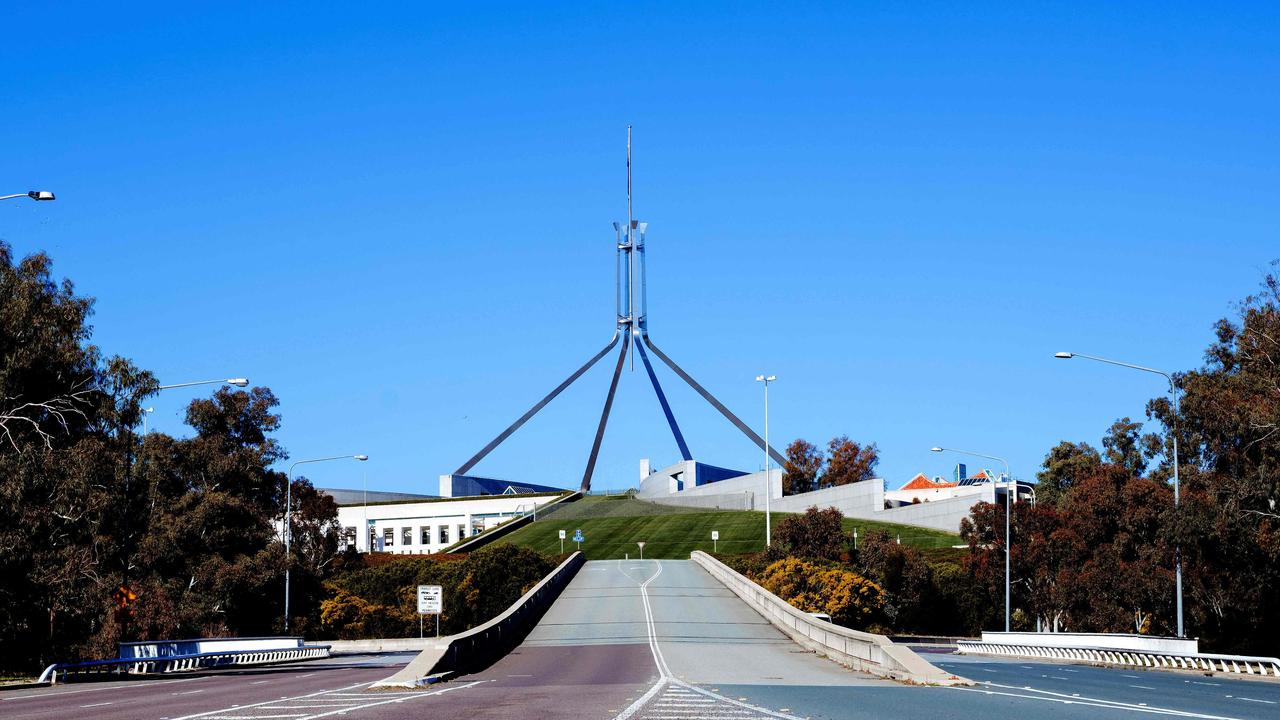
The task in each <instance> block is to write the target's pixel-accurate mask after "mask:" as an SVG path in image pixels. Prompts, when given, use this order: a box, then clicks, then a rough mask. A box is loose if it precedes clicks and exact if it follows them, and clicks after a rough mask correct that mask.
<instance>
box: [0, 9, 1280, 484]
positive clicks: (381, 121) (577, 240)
mask: <svg viewBox="0 0 1280 720" xmlns="http://www.w3.org/2000/svg"><path fill="white" fill-rule="evenodd" d="M900 5H901V4H899V3H884V4H852V3H840V4H831V5H815V4H803V5H788V6H787V10H785V11H783V10H781V9H780V7H781V6H771V5H770V4H743V3H729V4H724V5H721V6H718V7H711V6H703V7H699V8H696V9H691V8H690V7H687V4H685V3H668V4H642V3H626V4H624V3H613V4H609V5H607V6H606V5H603V4H601V5H582V6H573V7H570V6H557V7H556V8H553V9H547V8H544V7H541V6H542V4H540V3H512V4H483V5H480V4H471V3H463V4H450V5H430V6H427V5H425V4H416V3H414V4H407V5H403V6H397V5H393V4H382V3H380V4H378V5H377V6H376V7H375V6H369V7H362V8H358V9H353V8H351V7H349V6H348V7H346V8H340V9H334V8H329V9H323V8H316V7H313V6H312V5H311V4H297V5H293V4H283V3H271V4H267V5H264V4H262V3H253V4H245V5H235V4H230V3H221V4H218V5H217V6H216V7H215V8H210V9H208V10H207V11H203V12H201V11H190V10H182V11H178V10H175V9H174V6H173V5H155V6H152V7H148V8H133V7H121V6H111V7H103V6H98V5H97V4H89V3H85V4H81V5H75V4H61V3H58V4H53V5H49V4H42V5H30V4H27V5H23V6H13V7H10V8H8V9H6V11H5V19H4V21H3V23H2V25H3V27H2V28H0V38H2V39H3V41H2V42H0V55H2V56H3V57H2V59H3V61H4V62H3V66H4V68H5V71H4V73H3V74H2V75H0V99H2V101H3V102H2V106H3V108H4V118H5V119H4V122H5V126H6V127H5V130H6V132H5V134H4V141H3V144H2V146H0V147H3V151H2V153H0V157H2V161H0V194H3V192H17V191H25V190H27V189H29V188H49V189H52V190H54V191H56V192H57V193H58V197H59V199H58V201H57V202H54V203H41V204H36V203H31V202H25V201H24V202H15V201H8V202H6V203H3V204H0V237H3V238H5V239H6V240H8V241H9V242H10V243H12V244H13V245H14V247H15V249H16V251H17V252H18V254H20V255H21V254H26V253H28V252H32V251H35V250H47V251H48V252H49V253H51V254H52V255H53V257H54V259H55V262H56V266H55V267H56V270H57V272H58V274H59V275H62V276H67V277H70V278H72V279H73V280H74V281H75V283H76V285H77V287H78V289H79V291H80V292H82V293H85V294H89V295H93V296H96V297H97V298H98V306H97V315H96V318H95V325H96V334H95V340H96V342H98V343H99V344H101V345H102V346H103V347H104V348H105V349H106V350H107V351H108V352H114V353H120V354H123V355H126V356H128V357H131V358H132V359H133V360H135V361H136V362H137V363H139V364H140V365H142V366H144V367H146V368H149V369H151V370H153V371H155V372H156V374H157V375H158V376H159V377H160V379H161V380H162V381H164V382H179V381H185V380H195V379H205V378H212V377H219V376H230V375H245V376H248V377H249V378H251V379H252V380H253V381H254V383H255V384H265V385H268V386H270V387H271V388H272V389H273V390H274V391H275V392H276V393H277V394H278V395H279V396H280V398H281V400H282V405H281V408H280V410H281V412H282V413H283V415H284V427H283V429H282V431H281V433H280V438H281V440H282V441H283V442H284V444H285V445H286V446H287V448H288V450H289V452H290V453H291V454H292V456H293V457H294V458H295V459H303V458H309V457H316V456H324V455H331V454H336V453H347V452H351V453H356V452H364V453H368V454H369V455H370V456H371V457H372V460H371V461H370V462H369V463H366V464H363V465H356V464H354V463H352V464H343V463H328V464H325V465H318V466H312V468H310V472H309V473H308V475H310V476H311V477H312V478H313V479H315V480H316V481H317V483H318V484H321V485H336V486H352V485H354V486H357V487H358V486H359V483H360V480H361V473H362V472H367V473H368V482H369V485H370V486H371V487H377V488H384V489H392V490H402V491H427V492H434V491H435V488H436V477H437V476H438V475H439V474H440V473H445V472H449V471H451V470H453V469H454V468H455V467H456V466H457V465H458V464H460V463H461V462H462V461H463V460H465V459H466V458H467V457H469V456H470V455H471V453H473V452H474V451H475V450H476V449H478V448H479V447H480V446H482V445H483V444H484V443H486V442H487V441H488V440H489V439H490V438H491V437H492V436H493V435H495V434H496V433H497V432H498V431H500V430H501V429H502V428H503V427H505V426H506V424H507V423H509V422H510V421H511V420H513V419H514V418H515V417H516V416H517V415H519V414H520V413H521V412H523V411H524V410H525V409H526V408H527V407H528V406H529V405H530V404H531V403H532V402H534V401H535V400H536V399H537V398H539V397H540V396H541V395H542V394H543V393H544V392H546V391H547V390H548V389H550V388H551V387H552V386H554V385H555V384H556V383H558V382H559V381H560V380H561V379H562V378H563V377H564V376H565V375H567V374H568V373H569V372H570V371H571V370H572V369H573V368H575V367H576V366H577V365H578V364H579V363H581V362H582V361H583V360H585V359H586V358H587V357H589V356H590V355H591V354H592V353H594V352H595V351H596V350H597V349H598V348H599V347H601V346H602V345H603V344H604V342H605V341H606V340H607V339H608V337H609V334H610V333H611V332H612V325H613V323H612V313H613V307H612V300H611V294H612V289H613V288H612V286H613V271H612V268H611V264H612V258H613V250H612V240H613V236H612V231H611V229H610V223H611V222H612V221H614V220H618V219H621V218H623V217H624V216H625V212H626V206H625V196H624V164H623V160H624V140H625V127H626V125H627V124H628V123H631V124H634V125H635V127H636V166H635V182H636V208H637V215H638V217H640V218H641V219H643V220H646V221H648V222H649V223H650V234H649V255H650V258H649V259H650V273H651V276H650V282H649V299H650V319H651V320H650V327H651V331H652V334H653V337H654V338H655V340H657V342H658V343H659V344H660V345H661V346H662V347H663V348H664V349H665V350H667V351H668V352H669V353H670V354H671V355H672V356H673V357H674V358H675V359H676V360H677V361H678V362H680V363H682V364H683V365H684V366H685V367H686V368H687V369H688V370H689V371H690V372H691V373H692V374H693V375H694V376H695V377H696V378H698V379H699V380H700V381H702V382H703V383H704V384H705V385H706V386H708V387H709V388H711V389H712V390H713V392H715V393H717V394H718V395H719V397H720V398H721V399H722V400H723V401H724V402H725V403H726V404H727V405H729V406H730V407H731V408H733V409H734V410H735V411H737V412H739V413H740V414H741V415H742V416H743V417H744V418H746V419H748V420H749V421H750V422H752V423H753V424H754V425H756V426H757V427H758V426H759V425H760V421H761V389H760V386H759V385H758V384H757V383H755V382H753V377H754V376H755V375H756V374H757V373H759V372H762V371H764V372H770V373H775V374H777V375H778V376H779V377H780V380H779V382H778V383H777V384H776V385H774V386H773V392H772V397H771V401H772V416H771V430H772V433H773V438H774V439H775V440H776V441H777V444H779V445H782V444H784V443H785V441H787V440H789V439H792V438H795V437H798V436H799V437H805V438H808V439H811V440H814V441H825V440H826V439H828V438H830V437H832V436H834V435H838V434H842V433H847V434H848V435H850V436H851V437H853V438H856V439H858V440H862V441H874V442H876V443H877V444H878V445H879V447H880V450H881V454H882V462H881V466H880V469H881V471H882V474H883V475H884V476H885V477H886V478H888V479H889V481H890V483H891V484H896V483H901V482H903V481H905V480H907V479H908V478H909V477H910V476H911V475H912V474H914V473H915V472H917V471H924V472H927V473H930V474H945V473H947V472H949V469H950V467H951V465H952V463H953V462H954V461H955V460H956V459H958V458H946V457H941V456H937V455H933V454H931V453H929V452H928V448H929V447H930V446H931V445H935V444H942V445H949V446H955V447H965V448H971V449H974V450H979V451H984V452H989V453H994V454H1006V455H1008V456H1009V458H1010V460H1011V461H1012V463H1013V466H1014V471H1015V473H1016V474H1018V475H1021V476H1030V475H1033V474H1034V472H1035V471H1036V469H1037V467H1038V466H1039V464H1040V461H1041V459H1042V458H1043V456H1044V454H1045V452H1046V451H1047V450H1048V448H1049V447H1050V446H1052V445H1053V444H1054V443H1056V442H1057V441H1058V440H1060V439H1064V438H1065V439H1072V440H1088V441H1090V442H1097V441H1098V439H1099V437H1100V436H1101V434H1102V433H1103V431H1104V430H1105V428H1106V427H1107V426H1108V425H1109V424H1110V423H1111V421H1112V420H1114V419H1115V418H1117V417H1120V416H1123V415H1129V416H1134V417H1138V416H1141V415H1142V412H1143V405H1144V403H1145V401H1146V400H1147V399H1148V398H1149V397H1152V396H1153V395H1156V394H1159V393H1160V392H1161V391H1162V389H1163V388H1162V385H1161V382H1160V380H1159V378H1156V377H1148V376H1145V375H1142V374H1138V373H1129V372H1126V371H1122V370H1119V369H1112V368H1108V367H1106V366H1102V365H1098V364H1093V363H1088V362H1085V361H1072V362H1063V361H1056V360H1053V359H1052V354H1053V352H1054V351H1056V350H1061V349H1068V350H1076V351H1080V352H1091V353H1095V354H1100V355H1109V356H1112V357H1116V358H1121V359H1127V360H1130V361H1134V362H1139V363H1148V364H1154V365H1158V366H1162V367H1166V368H1171V369H1187V368H1190V367H1194V366H1197V365H1198V364H1200V363H1201V361H1202V353H1203V350H1204V348H1205V346H1206V345H1207V344H1208V343H1209V342H1210V340H1211V339H1212V329H1211V326H1212V323H1213V322H1214V321H1215V320H1216V319H1217V318H1219V317H1222V316H1224V315H1226V314H1228V313H1229V312H1230V310H1231V303H1232V302H1233V301H1235V300H1237V299H1239V298H1240V297H1241V296H1243V295H1245V294H1246V293H1248V292H1250V291H1252V290H1253V289H1254V288H1255V287H1256V285H1257V282H1258V280H1259V279H1260V277H1261V273H1262V269H1263V268H1264V267H1265V266H1266V264H1267V263H1268V262H1269V261H1270V260H1272V259H1274V258H1276V257H1280V238H1278V233H1277V229H1278V227H1277V226H1278V222H1277V221H1278V220H1280V212H1278V211H1277V204H1276V198H1277V196H1278V192H1280V165H1278V163H1277V159H1278V158H1280V133H1277V132H1276V128H1277V127H1280V113H1278V112H1277V111H1278V110H1280V94H1278V93H1277V92H1276V88H1277V87H1280V72H1278V71H1280V31H1278V29H1280V22H1278V21H1280V14H1278V13H1280V11H1277V9H1276V6H1275V5H1274V4H1271V3H1257V4H1246V3H1222V4H1217V3H1215V4H1212V5H1210V4H1204V3H1181V2H1173V3H1144V4H1125V7H1113V4H1110V3H1106V4H1104V3H1097V4H1092V5H1090V4H1084V3H1078V2H1063V3H1056V4H1046V5H1036V4H1024V5H1018V6H1017V7H1015V8H1009V7H1007V6H1004V5H1006V4H994V5H992V6H990V7H985V8H983V7H979V6H978V5H976V4H970V3H954V2H949V3H937V4H913V5H914V7H912V8H910V9H908V8H906V7H905V6H900ZM606 365H607V362H603V363H602V364H601V365H600V366H599V367H597V368H596V370H595V371H593V372H592V373H591V374H589V375H588V376H586V377H585V378H583V380H582V381H580V383H579V384H578V385H577V386H575V387H574V388H573V389H571V390H570V391H568V392H566V393H565V394H564V395H563V396H562V397H561V399H560V400H558V401H557V402H556V403H555V404H553V405H552V406H551V407H549V408H548V410H547V411H545V412H544V414H543V415H541V416H539V417H538V418H536V419H535V420H534V421H532V422H531V423H530V424H528V425H527V426H525V428H524V429H523V430H522V431H521V432H520V433H518V434H517V435H516V436H514V437H513V438H512V439H511V440H510V441H509V442H508V443H507V444H506V445H505V446H504V447H503V448H501V449H499V450H498V451H497V452H495V453H494V454H493V455H491V456H490V458H489V459H488V460H486V461H485V462H484V463H482V464H481V465H479V466H478V467H477V468H476V472H477V473H480V474H486V475H491V476H497V477H508V478H517V479H524V480H528V481H533V482H545V483H550V484H558V485H564V486H576V485H577V484H578V481H579V479H580V477H581V473H582V468H583V465H584V463H585V460H586V455H587V451H588V449H589V446H590V441H591V436H592V433H593V431H594V428H595V423H596V421H597V418H598V415H599V411H600V406H601V403H602V401H603V396H604V392H605V389H606V386H607V384H608V372H609V370H608V368H607V367H606ZM662 377H663V380H664V381H665V384H666V387H667V388H668V391H669V393H670V395H671V399H672V403H673V405H674V407H675V410H676V412H677V415H678V417H679V419H680V420H681V422H682V423H683V425H684V428H685V431H686V435H687V437H688V438H689V442H690V444H691V446H692V448H693V451H694V454H695V455H696V456H697V457H698V458H699V459H702V460H705V461H707V462H711V463H714V464H719V465H726V466H731V467H738V468H742V469H755V468H757V467H759V466H760V464H761V459H760V454H759V452H758V451H757V450H756V449H755V448H754V446H752V445H751V444H750V443H749V442H748V441H746V440H745V439H744V438H742V437H741V436H739V435H738V434H737V432H736V430H734V429H733V428H732V427H731V426H729V425H728V423H726V422H724V421H723V420H722V419H721V418H720V417H719V415H718V414H716V413H715V412H714V411H713V410H712V409H711V408H710V407H708V406H706V405H705V403H703V402H702V400H701V399H700V398H698V397H697V396H696V395H694V394H693V393H692V391H690V390H689V389H688V388H687V387H683V386H682V385H681V384H680V383H679V381H678V379H677V378H676V377H674V375H672V374H671V373H670V372H664V373H663V376H662ZM194 396H195V393H194V392H184V391H169V392H166V393H164V394H163V395H162V396H160V397H158V398H156V399H155V400H154V403H153V404H154V406H155V408H156V413H155V416H154V423H153V427H155V428H156V429H159V430H162V431H164V432H169V433H178V434H180V433H183V432H185V431H186V428H184V427H183V426H182V425H181V419H180V418H181V411H182V408H183V407H184V405H185V403H186V402H187V401H189V400H190V399H191V398H192V397H194ZM641 457H651V458H653V460H654V462H655V463H656V464H658V465H661V464H665V463H666V462H668V461H672V460H674V459H676V458H677V457H678V454H677V450H676V447H675V444H674V442H673V441H672V440H671V438H670V435H669V433H668V432H667V429H666V426H665V423H664V422H663V420H662V416H661V412H660V410H659V407H658V405H657V403H656V401H655V400H654V399H653V396H652V392H651V391H650V390H649V388H648V385H647V380H646V378H645V377H644V374H643V371H642V370H639V369H638V370H637V371H636V372H635V373H628V374H627V375H626V376H625V377H624V378H623V383H622V385H621V388H620V391H619V399H618V402H617V404H616V405H615V413H614V419H613V421H612V423H611V424H610V427H609V432H608V434H607V437H606V440H605V443H604V448H603V451H602V456H601V461H600V466H599V469H598V471H597V476H596V477H597V481H596V485H597V487H605V486H609V487H624V486H627V485H631V484H634V482H635V480H636V477H637V462H638V460H639V459H640V458H641ZM974 464H976V463H971V467H972V466H973V465H974Z"/></svg>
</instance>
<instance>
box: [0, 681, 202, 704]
mask: <svg viewBox="0 0 1280 720" xmlns="http://www.w3.org/2000/svg"><path fill="white" fill-rule="evenodd" d="M208 679H209V677H208V676H205V677H193V678H180V679H178V680H154V681H150V682H130V683H128V684H126V685H112V686H111V687H96V688H85V689H83V690H55V691H52V692H35V693H28V694H26V695H11V696H9V697H0V702H9V701H11V700H31V699H33V698H50V697H62V696H63V695H79V694H80V693H88V692H103V691H104V690H145V689H147V688H150V687H155V686H156V685H169V684H170V683H183V682H195V681H197V680H208Z"/></svg>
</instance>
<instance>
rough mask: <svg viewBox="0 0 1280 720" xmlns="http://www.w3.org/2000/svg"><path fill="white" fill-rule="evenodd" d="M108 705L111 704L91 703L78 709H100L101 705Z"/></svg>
mask: <svg viewBox="0 0 1280 720" xmlns="http://www.w3.org/2000/svg"><path fill="white" fill-rule="evenodd" d="M110 704H111V703H109V702H100V703H91V704H89V705H81V706H80V707H82V708H91V707H102V706H103V705H110Z"/></svg>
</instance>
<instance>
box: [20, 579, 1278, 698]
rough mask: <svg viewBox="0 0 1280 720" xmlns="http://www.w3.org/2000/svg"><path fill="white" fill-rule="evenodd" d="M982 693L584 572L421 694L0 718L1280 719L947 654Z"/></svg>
mask: <svg viewBox="0 0 1280 720" xmlns="http://www.w3.org/2000/svg"><path fill="white" fill-rule="evenodd" d="M928 658H929V659H930V660H931V661H932V662H934V663H935V664H936V665H939V666H940V667H943V668H945V669H947V670H951V671H952V672H954V673H956V674H958V675H962V676H964V677H967V678H970V679H971V680H974V681H976V682H978V683H979V685H977V686H975V687H970V688H919V687H908V686H904V685H899V684H896V683H891V682H887V681H883V680H878V679H875V678H871V677H869V676H867V675H863V674H859V673H854V672H850V671H847V670H844V669H842V668H840V667H839V666H837V665H835V664H834V663H831V662H830V661H827V660H825V659H822V658H819V657H817V656H815V655H813V654H812V653H808V652H805V651H804V650H802V649H801V648H800V647H799V646H797V645H795V644H794V643H792V642H791V641H790V640H788V639H787V638H786V637H785V636H783V635H782V634H781V633H779V632H778V631H777V630H776V629H774V628H773V627H772V626H771V625H769V624H768V623H767V622H766V621H765V620H764V619H763V618H762V617H760V616H759V615H758V614H756V613H755V612H754V611H753V610H751V609H750V608H749V607H747V606H746V605H745V604H743V603H742V602H741V601H739V600H738V599H737V598H736V597H735V596H733V595H732V594H731V593H730V592H729V591H728V590H726V589H725V588H724V587H723V586H722V585H720V584H719V583H718V582H716V581H715V580H714V579H713V578H712V577H711V576H709V575H708V574H707V573H706V572H705V571H703V570H702V569H701V568H700V567H698V566H697V565H695V564H693V563H691V562H689V561H681V560H662V561H654V560H647V561H636V560H631V561H625V560H624V561H617V560H607V561H593V562H589V563H587V564H586V565H585V566H584V567H583V568H582V570H581V571H580V572H579V573H578V575H577V577H575V578H574V580H573V581H572V582H571V583H570V584H569V586H568V587H567V588H566V589H565V591H564V593H563V594H562V595H561V596H560V598H559V599H558V600H557V601H556V602H555V603H554V604H553V605H552V607H551V608H550V609H549V610H548V612H547V614H546V615H545V616H544V617H543V619H542V621H541V622H540V623H539V624H538V626H537V627H536V628H534V630H533V632H532V633H530V635H529V637H528V638H526V640H525V642H524V643H523V644H522V645H521V646H520V647H518V648H517V649H516V650H515V651H514V652H512V653H511V654H510V655H508V656H507V657H506V658H504V659H503V660H501V661H500V662H498V663H497V664H495V665H494V666H493V667H491V668H489V669H488V670H486V671H484V672H481V673H477V674H474V675H467V676H463V677H460V678H456V679H454V680H451V681H450V682H446V683H441V684H438V685H434V686H431V687H429V688H427V689H424V690H421V691H403V692H377V691H368V690H366V688H367V686H368V685H369V684H370V683H371V682H373V681H375V680H378V679H381V678H383V677H386V676H388V675H390V674H392V672H394V670H395V669H396V668H397V667H399V666H400V665H402V664H403V663H404V662H406V661H407V659H408V658H407V657H406V656H398V657H397V656H380V657H375V658H362V659H341V658H338V659H333V660H329V661H314V662H310V663H301V664H298V665H295V666H289V667H283V668H269V669H261V670H257V671H237V672H220V673H211V674H208V675H202V676H180V677H175V678H172V679H164V680H156V681H143V682H121V683H106V684H78V685H76V684H73V685H66V686H59V687H57V688H49V689H41V690H22V691H12V692H8V693H0V718H14V719H15V720H17V719H25V718H58V720H66V718H78V717H94V718H106V719H108V720H110V719H113V718H148V719H149V718H159V719H161V720H196V719H197V718H200V719H202V720H224V719H225V720H277V719H278V720H312V719H313V718H321V717H335V716H340V717H343V718H358V719H364V718H371V719H378V718H436V717H440V718H453V717H460V718H468V719H470V718H482V719H494V720H498V719H502V720H515V719H517V718H521V719H522V718H543V717H548V718H592V719H598V720H632V719H635V720H694V719H696V718H716V719H732V720H752V719H753V718H781V719H783V720H790V719H794V718H813V719H814V720H818V719H820V718H821V719H844V718H849V719H855V718H868V719H870V718H875V719H876V720H882V719H884V718H926V719H927V720H948V719H949V718H956V719H957V720H978V719H986V718H1009V719H1010V720H1013V719H1015V718H1016V719H1021V718H1063V719H1079V720H1085V719H1086V718H1088V719H1092V718H1140V717H1144V716H1150V715H1165V716H1173V717H1182V718H1201V719H1203V720H1216V719H1218V718H1224V719H1239V720H1262V719H1264V718H1265V719H1267V720H1275V719H1276V718H1280V682H1276V681H1262V680H1239V679H1228V678H1224V677H1222V676H1220V675H1215V676H1212V677H1210V676H1204V675H1200V674H1192V673H1172V672H1162V671H1130V670H1122V669H1104V668H1093V667H1088V666H1083V665H1064V664H1059V663H1043V662H1030V661H1017V660H1009V659H1004V658H1001V659H989V658H974V657H966V656H956V655H944V654H933V655H929V656H928Z"/></svg>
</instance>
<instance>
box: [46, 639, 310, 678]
mask: <svg viewBox="0 0 1280 720" xmlns="http://www.w3.org/2000/svg"><path fill="white" fill-rule="evenodd" d="M329 647H330V646H328V645H302V646H299V647H292V648H279V649H273V650H225V651H221V652H207V653H193V654H189V655H170V656H167V657H144V658H138V657H131V658H112V659H110V660H88V661H85V662H78V663H54V664H53V665H50V666H49V667H47V668H45V669H44V672H43V673H41V674H40V680H39V682H42V683H43V682H47V683H51V684H57V683H58V679H59V676H61V678H62V680H64V681H65V680H67V679H68V678H69V677H71V676H76V677H81V676H83V678H84V679H107V678H109V677H112V676H117V675H138V674H153V673H161V674H163V673H173V672H183V671H187V670H199V669H205V668H215V667H225V666H228V665H268V664H271V663H280V662H291V661H294V660H314V659H316V658H327V657H329Z"/></svg>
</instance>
